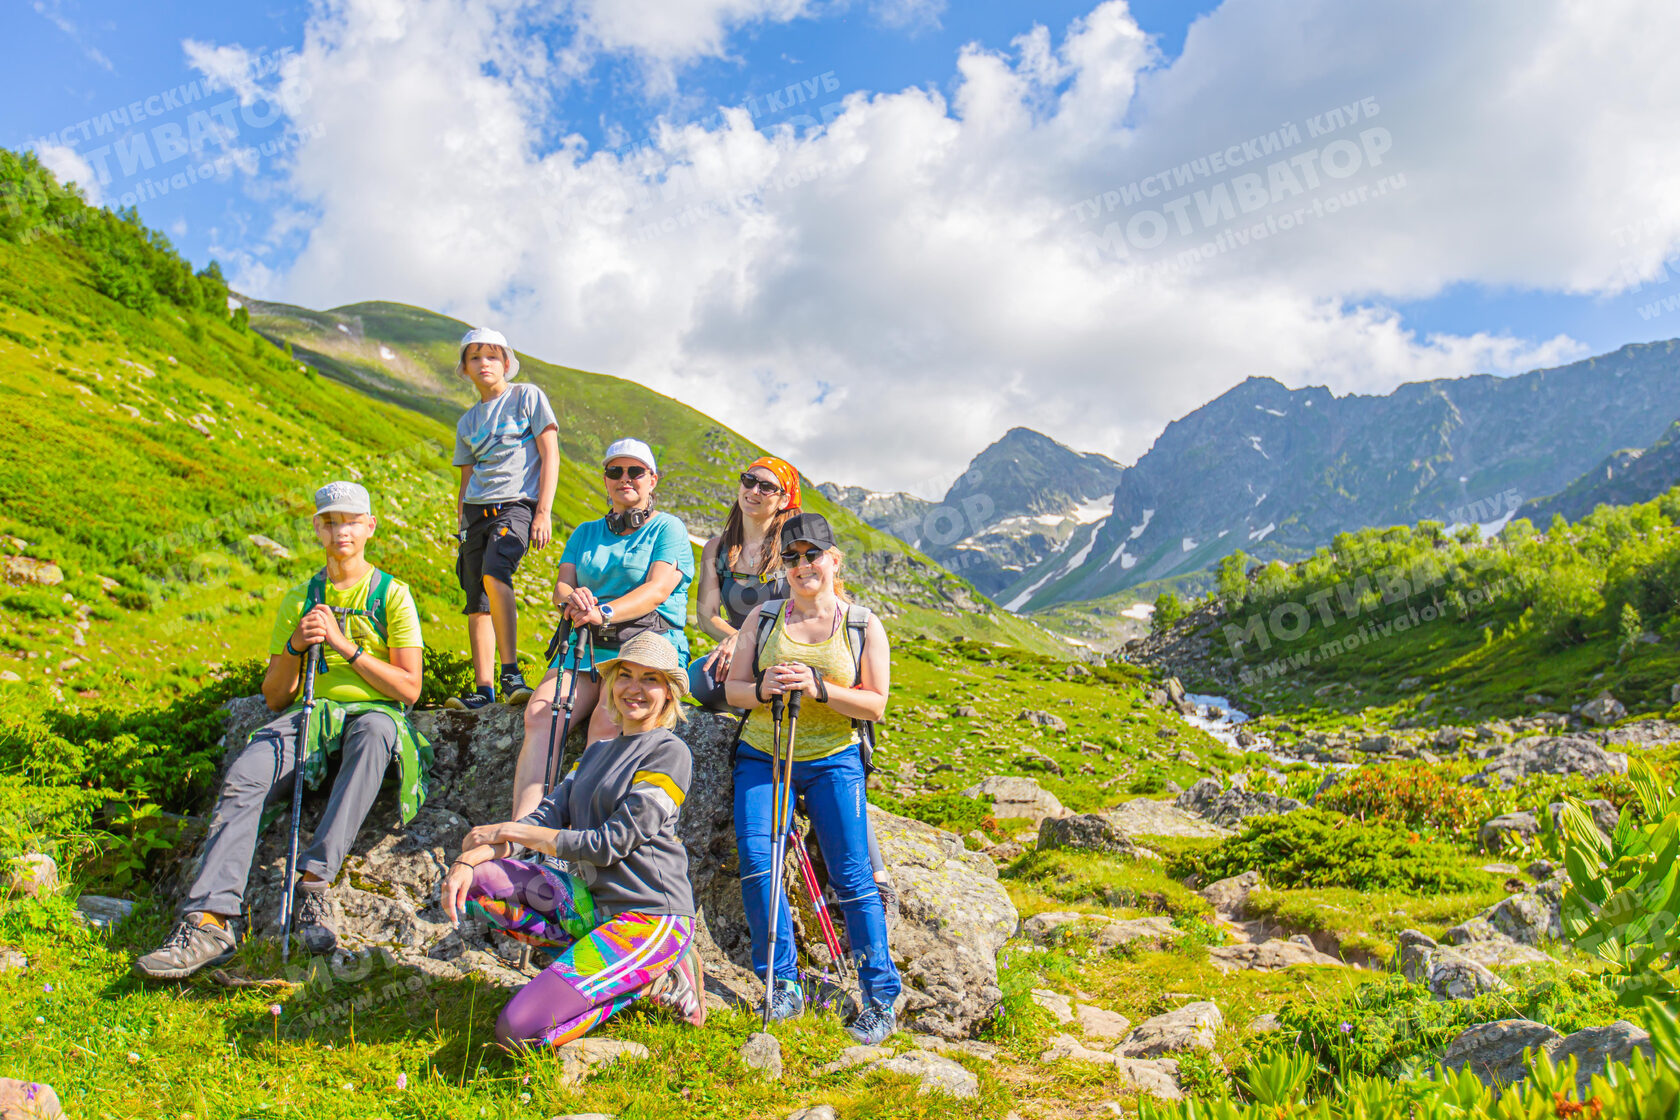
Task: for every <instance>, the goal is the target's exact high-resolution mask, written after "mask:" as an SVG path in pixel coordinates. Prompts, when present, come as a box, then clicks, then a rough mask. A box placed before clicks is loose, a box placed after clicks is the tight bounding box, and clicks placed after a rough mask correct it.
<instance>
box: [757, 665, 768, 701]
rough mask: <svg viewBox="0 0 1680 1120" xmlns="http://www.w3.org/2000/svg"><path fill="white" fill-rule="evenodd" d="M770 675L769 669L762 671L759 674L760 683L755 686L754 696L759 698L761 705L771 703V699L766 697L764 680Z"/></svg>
mask: <svg viewBox="0 0 1680 1120" xmlns="http://www.w3.org/2000/svg"><path fill="white" fill-rule="evenodd" d="M769 675H770V670H768V669H763V670H760V671H759V674H758V683H757V684H755V685H754V686H753V695H754V696H756V697H758V702H759V703H760V704H768V703H770V700H769V698H768V697H766V696H765V695H764V678H765V677H767V676H769Z"/></svg>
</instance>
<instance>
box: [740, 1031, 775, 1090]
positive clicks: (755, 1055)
mask: <svg viewBox="0 0 1680 1120" xmlns="http://www.w3.org/2000/svg"><path fill="white" fill-rule="evenodd" d="M741 1062H742V1063H743V1064H744V1065H745V1066H746V1067H747V1068H748V1069H756V1070H758V1071H759V1072H760V1073H762V1074H764V1076H765V1077H768V1078H769V1079H770V1080H772V1081H779V1080H781V1077H782V1044H781V1043H780V1042H778V1041H776V1036H775V1035H773V1034H770V1033H769V1032H768V1031H754V1032H753V1033H751V1034H749V1035H748V1036H747V1040H746V1041H745V1042H743V1043H742V1044H741Z"/></svg>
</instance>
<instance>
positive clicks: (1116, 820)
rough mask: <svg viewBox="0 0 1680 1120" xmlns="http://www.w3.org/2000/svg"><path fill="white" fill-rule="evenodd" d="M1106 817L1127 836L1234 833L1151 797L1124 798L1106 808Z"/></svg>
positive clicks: (1218, 834)
mask: <svg viewBox="0 0 1680 1120" xmlns="http://www.w3.org/2000/svg"><path fill="white" fill-rule="evenodd" d="M1103 816H1105V817H1107V818H1108V819H1109V820H1110V821H1111V822H1112V823H1113V824H1114V826H1115V827H1116V828H1118V829H1119V830H1120V831H1121V832H1123V833H1125V834H1126V835H1127V836H1202V837H1223V836H1229V835H1231V830H1230V829H1228V828H1221V827H1220V826H1219V825H1216V824H1213V823H1211V822H1209V821H1204V820H1203V819H1202V818H1201V817H1198V816H1196V814H1194V813H1187V812H1185V811H1184V810H1183V809H1180V808H1179V807H1178V806H1177V805H1174V804H1172V803H1171V802H1170V801H1155V800H1153V799H1151V798H1148V797H1139V798H1137V799H1135V800H1133V801H1122V802H1121V803H1120V804H1118V805H1116V806H1115V807H1114V808H1112V809H1108V810H1105V811H1104V812H1103Z"/></svg>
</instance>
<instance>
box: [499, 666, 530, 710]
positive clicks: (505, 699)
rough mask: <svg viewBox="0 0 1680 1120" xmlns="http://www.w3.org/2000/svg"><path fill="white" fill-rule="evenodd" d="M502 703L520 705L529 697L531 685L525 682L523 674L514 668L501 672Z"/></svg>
mask: <svg viewBox="0 0 1680 1120" xmlns="http://www.w3.org/2000/svg"><path fill="white" fill-rule="evenodd" d="M501 685H502V703H504V704H513V705H516V706H517V705H521V704H524V703H525V701H527V700H529V699H530V698H531V686H530V685H528V684H526V683H525V674H524V673H521V672H519V671H518V670H514V671H513V672H511V673H503V674H502V679H501Z"/></svg>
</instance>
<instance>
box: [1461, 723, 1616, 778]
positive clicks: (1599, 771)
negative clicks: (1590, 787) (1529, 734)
mask: <svg viewBox="0 0 1680 1120" xmlns="http://www.w3.org/2000/svg"><path fill="white" fill-rule="evenodd" d="M1627 768H1628V759H1627V755H1625V754H1618V753H1616V752H1614V751H1607V750H1605V749H1604V748H1603V747H1601V746H1599V745H1598V744H1597V743H1596V742H1594V741H1593V740H1591V739H1587V738H1584V737H1581V736H1577V735H1560V736H1538V737H1536V738H1533V739H1519V740H1518V741H1517V742H1515V743H1513V744H1512V745H1511V746H1510V748H1509V749H1507V750H1506V751H1505V752H1504V753H1503V754H1501V755H1500V756H1499V757H1498V758H1495V759H1493V760H1492V761H1491V762H1489V763H1488V764H1487V766H1485V767H1484V768H1483V769H1482V772H1481V773H1479V774H1470V775H1467V776H1466V777H1465V779H1464V781H1465V782H1468V783H1471V784H1474V785H1479V786H1487V787H1493V788H1505V789H1508V788H1510V787H1511V786H1515V785H1520V784H1521V783H1522V782H1523V781H1525V780H1526V779H1528V778H1530V777H1533V776H1535V775H1538V774H1584V775H1586V776H1587V777H1589V778H1593V777H1599V776H1601V775H1605V774H1626V773H1627Z"/></svg>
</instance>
